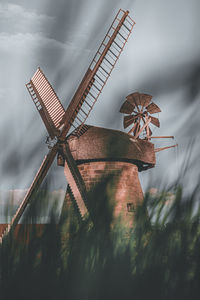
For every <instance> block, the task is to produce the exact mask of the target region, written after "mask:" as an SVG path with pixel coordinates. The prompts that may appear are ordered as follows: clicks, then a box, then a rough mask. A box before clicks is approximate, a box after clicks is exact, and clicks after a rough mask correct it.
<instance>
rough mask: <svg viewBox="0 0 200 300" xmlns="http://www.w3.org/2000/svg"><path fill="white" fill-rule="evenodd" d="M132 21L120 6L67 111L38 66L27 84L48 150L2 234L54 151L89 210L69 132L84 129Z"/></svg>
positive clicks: (83, 210)
mask: <svg viewBox="0 0 200 300" xmlns="http://www.w3.org/2000/svg"><path fill="white" fill-rule="evenodd" d="M134 24H135V22H134V21H133V20H132V18H131V17H130V16H129V12H128V11H123V10H121V9H120V10H119V12H118V13H117V15H116V17H115V18H114V21H113V22H112V24H111V26H110V28H109V30H108V32H107V34H106V36H105V38H104V39H103V41H102V43H101V45H100V47H99V49H98V50H97V52H96V54H95V56H94V58H93V60H92V62H91V64H90V65H89V68H88V70H87V71H86V73H85V76H84V77H83V79H82V81H81V83H80V85H79V87H78V88H77V90H76V92H75V94H74V96H73V98H72V100H71V102H70V103H69V106H68V108H67V109H66V111H65V110H64V108H63V106H62V104H61V102H60V100H59V99H58V97H57V95H56V93H55V91H54V89H53V88H52V86H51V85H50V83H49V81H48V80H47V78H46V76H45V75H44V73H43V72H42V70H41V69H40V68H38V69H37V71H36V72H35V74H34V75H33V77H32V78H31V80H30V82H29V83H28V84H27V85H26V86H27V89H28V91H29V93H30V95H31V98H32V100H33V102H34V104H35V106H36V108H37V110H38V112H39V114H40V116H41V118H42V120H43V123H44V125H45V126H46V129H47V131H48V133H49V138H48V140H49V141H50V143H49V148H50V151H49V153H48V154H47V155H46V156H45V157H44V160H43V162H42V164H41V166H40V168H39V170H38V172H37V174H36V176H35V178H34V180H33V182H32V184H31V186H30V188H29V189H28V191H27V193H26V195H25V197H24V199H23V201H22V202H21V205H20V206H19V208H18V209H17V211H16V213H15V215H14V217H13V218H12V220H11V223H10V224H7V226H6V229H5V231H4V232H3V234H2V237H3V236H4V235H5V234H6V233H8V232H9V231H10V228H15V226H16V224H17V223H18V221H19V220H20V218H21V216H22V214H23V212H24V210H25V209H26V207H27V204H29V203H30V202H31V201H33V200H34V195H35V193H36V191H37V190H38V188H39V186H40V185H41V183H42V181H43V179H44V178H45V176H46V174H47V172H48V170H49V168H50V166H51V165H52V162H53V161H54V159H55V157H56V155H57V156H58V161H60V160H63V161H64V165H65V175H66V178H67V181H68V184H69V186H70V188H71V191H72V193H73V195H74V198H75V201H76V203H77V206H78V208H79V211H80V214H81V216H82V217H83V216H85V215H86V214H87V213H88V209H87V189H86V187H85V186H86V185H87V184H85V183H84V179H83V177H82V175H81V172H80V170H79V167H78V164H77V160H76V158H75V157H74V156H73V154H72V153H73V149H72V148H73V142H72V141H71V139H68V135H69V133H70V132H71V131H72V130H73V129H75V130H76V136H77V137H80V138H81V140H82V137H83V135H82V134H83V133H84V132H85V121H86V119H87V117H88V115H89V113H90V112H91V110H92V109H93V106H94V104H95V102H96V101H97V99H98V97H99V95H100V93H101V92H102V90H103V87H104V86H105V84H106V82H107V80H108V78H109V77H110V75H111V72H112V70H113V68H114V66H115V64H116V62H117V60H118V58H119V56H120V54H121V52H122V50H123V49H124V46H125V44H126V42H127V40H128V38H129V36H130V34H131V32H132V29H133V26H134ZM88 132H89V131H88ZM69 141H70V142H69ZM2 237H1V240H2Z"/></svg>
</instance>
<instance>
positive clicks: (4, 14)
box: [0, 3, 54, 33]
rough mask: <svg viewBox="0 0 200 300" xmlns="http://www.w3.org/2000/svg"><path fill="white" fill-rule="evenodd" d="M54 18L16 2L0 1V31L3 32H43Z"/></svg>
mask: <svg viewBox="0 0 200 300" xmlns="http://www.w3.org/2000/svg"><path fill="white" fill-rule="evenodd" d="M53 22H54V18H53V17H51V16H48V15H44V14H37V13H36V11H31V10H26V9H25V8H24V7H22V6H20V5H17V4H7V3H6V4H4V3H0V31H1V32H5V33H17V32H21V33H26V32H45V31H47V30H48V26H51V25H52V24H53Z"/></svg>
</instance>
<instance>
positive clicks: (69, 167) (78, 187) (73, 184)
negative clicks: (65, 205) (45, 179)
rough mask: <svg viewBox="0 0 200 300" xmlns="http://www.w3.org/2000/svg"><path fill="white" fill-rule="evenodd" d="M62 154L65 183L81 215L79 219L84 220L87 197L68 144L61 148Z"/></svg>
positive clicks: (86, 211)
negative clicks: (63, 157)
mask: <svg viewBox="0 0 200 300" xmlns="http://www.w3.org/2000/svg"><path fill="white" fill-rule="evenodd" d="M63 154H64V156H65V168H64V173H65V176H66V178H67V182H68V184H69V186H70V188H71V192H72V194H73V197H74V199H75V200H76V204H77V208H78V210H79V213H80V215H81V218H84V217H85V216H86V215H87V213H88V210H87V207H86V204H87V200H86V199H87V195H86V188H85V184H84V181H83V178H82V176H81V174H80V172H79V169H78V167H77V165H76V161H75V160H74V158H73V156H72V154H71V151H70V149H69V146H68V144H66V145H65V146H64V147H63Z"/></svg>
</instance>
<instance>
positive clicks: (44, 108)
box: [26, 68, 65, 139]
mask: <svg viewBox="0 0 200 300" xmlns="http://www.w3.org/2000/svg"><path fill="white" fill-rule="evenodd" d="M26 87H27V89H28V91H29V93H30V95H31V98H32V100H33V102H34V104H35V106H36V108H37V110H38V112H39V113H40V116H41V118H42V120H43V122H44V124H45V126H46V128H47V131H48V133H49V135H50V137H51V138H52V139H53V138H54V137H55V136H58V135H59V132H60V131H59V127H60V121H61V120H62V118H63V115H64V113H65V111H64V108H63V106H62V104H61V102H60V100H59V99H58V96H57V95H56V93H55V91H54V89H53V88H52V86H51V84H50V83H49V81H48V80H47V78H46V77H45V75H44V73H43V72H42V70H41V69H40V68H38V69H37V71H36V72H35V74H34V75H33V77H32V78H31V80H30V82H29V83H27V84H26Z"/></svg>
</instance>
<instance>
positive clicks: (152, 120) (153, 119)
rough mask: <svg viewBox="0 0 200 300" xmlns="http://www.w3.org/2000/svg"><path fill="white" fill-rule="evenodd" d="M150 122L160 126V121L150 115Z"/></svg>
mask: <svg viewBox="0 0 200 300" xmlns="http://www.w3.org/2000/svg"><path fill="white" fill-rule="evenodd" d="M151 123H152V124H153V125H155V126H157V127H160V121H159V120H158V118H155V117H152V116H151Z"/></svg>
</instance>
